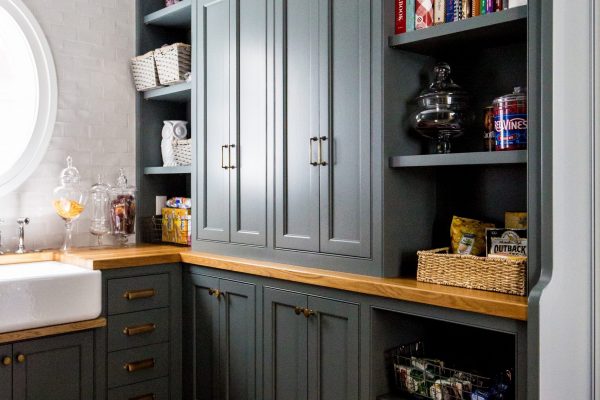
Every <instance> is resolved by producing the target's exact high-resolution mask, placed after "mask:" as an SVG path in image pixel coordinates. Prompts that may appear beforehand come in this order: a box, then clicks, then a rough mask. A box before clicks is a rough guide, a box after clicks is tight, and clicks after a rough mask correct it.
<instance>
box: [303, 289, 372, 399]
mask: <svg viewBox="0 0 600 400" xmlns="http://www.w3.org/2000/svg"><path fill="white" fill-rule="evenodd" d="M308 308H309V309H311V310H313V312H314V315H312V316H311V317H310V318H309V322H308V382H309V389H308V399H309V400H319V399H344V400H358V398H359V384H358V382H359V376H360V371H359V358H358V355H359V354H360V349H359V308H358V305H356V304H349V303H345V302H342V301H337V300H330V299H324V298H321V297H313V296H309V297H308Z"/></svg>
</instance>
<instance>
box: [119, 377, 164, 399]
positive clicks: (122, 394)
mask: <svg viewBox="0 0 600 400" xmlns="http://www.w3.org/2000/svg"><path fill="white" fill-rule="evenodd" d="M168 399H169V378H161V379H155V380H153V381H147V382H141V383H136V384H135V385H129V386H124V387H120V388H117V389H111V390H109V391H108V400H168Z"/></svg>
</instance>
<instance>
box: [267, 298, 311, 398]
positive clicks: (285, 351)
mask: <svg viewBox="0 0 600 400" xmlns="http://www.w3.org/2000/svg"><path fill="white" fill-rule="evenodd" d="M296 306H300V307H306V296H304V295H301V294H298V293H293V292H286V291H282V290H277V289H272V288H265V289H264V310H263V313H264V328H263V329H264V335H263V336H264V398H265V400H305V399H306V396H307V390H308V388H307V383H308V381H307V373H306V369H307V352H306V337H307V336H306V335H307V319H306V318H305V317H304V316H302V315H296V313H295V312H294V308H295V307H296Z"/></svg>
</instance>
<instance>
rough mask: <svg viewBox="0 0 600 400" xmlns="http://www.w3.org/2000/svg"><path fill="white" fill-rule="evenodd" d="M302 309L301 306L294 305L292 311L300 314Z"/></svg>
mask: <svg viewBox="0 0 600 400" xmlns="http://www.w3.org/2000/svg"><path fill="white" fill-rule="evenodd" d="M302 311H304V308H303V307H300V306H296V307H294V313H296V315H300V314H302Z"/></svg>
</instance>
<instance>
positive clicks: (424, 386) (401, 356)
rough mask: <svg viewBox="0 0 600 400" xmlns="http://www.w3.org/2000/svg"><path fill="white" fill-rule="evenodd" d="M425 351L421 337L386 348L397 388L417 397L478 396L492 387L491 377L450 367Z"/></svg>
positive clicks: (452, 399)
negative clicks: (427, 354) (419, 339)
mask: <svg viewBox="0 0 600 400" xmlns="http://www.w3.org/2000/svg"><path fill="white" fill-rule="evenodd" d="M424 355H425V351H424V344H423V342H420V341H419V342H414V343H410V344H406V345H402V346H398V347H394V348H393V349H390V350H388V351H386V360H387V363H388V370H389V373H390V375H391V377H392V383H393V385H394V388H395V391H396V392H399V393H406V394H409V395H411V396H412V397H413V398H415V399H433V400H463V399H472V398H473V399H478V398H479V397H477V396H478V393H486V392H487V391H488V390H489V388H490V386H491V383H492V381H491V379H490V378H488V377H485V376H480V375H475V374H472V373H469V372H465V371H461V370H458V369H453V368H447V367H445V366H444V362H443V361H441V360H436V359H431V358H425V357H424ZM482 398H483V397H482ZM486 398H487V397H486ZM493 398H494V399H495V398H496V397H493ZM490 399H492V397H490Z"/></svg>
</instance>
